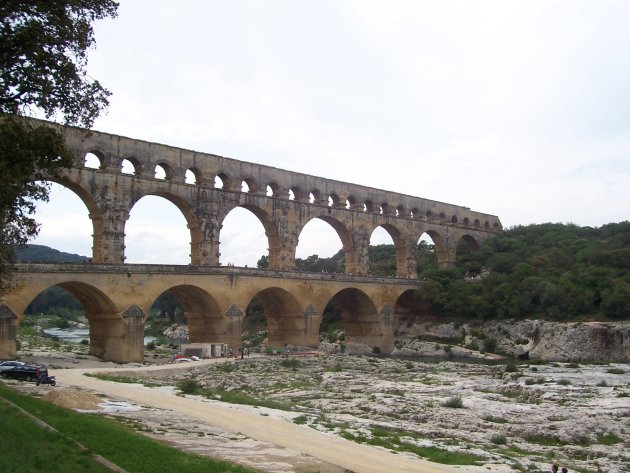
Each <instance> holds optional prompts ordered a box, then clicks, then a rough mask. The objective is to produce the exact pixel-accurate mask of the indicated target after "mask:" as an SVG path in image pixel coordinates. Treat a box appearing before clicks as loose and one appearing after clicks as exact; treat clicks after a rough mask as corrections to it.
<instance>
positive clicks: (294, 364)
mask: <svg viewBox="0 0 630 473" xmlns="http://www.w3.org/2000/svg"><path fill="white" fill-rule="evenodd" d="M280 364H281V365H282V366H283V367H285V368H291V369H292V370H293V371H295V370H296V369H298V368H299V367H300V362H299V361H298V360H296V359H295V358H284V359H283V360H282V361H281V362H280Z"/></svg>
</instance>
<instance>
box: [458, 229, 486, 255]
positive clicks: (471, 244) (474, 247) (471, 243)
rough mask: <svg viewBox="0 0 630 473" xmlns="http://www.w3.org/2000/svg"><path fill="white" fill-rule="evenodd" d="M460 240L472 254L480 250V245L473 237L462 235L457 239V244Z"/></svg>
mask: <svg viewBox="0 0 630 473" xmlns="http://www.w3.org/2000/svg"><path fill="white" fill-rule="evenodd" d="M462 240H463V241H464V242H465V243H466V244H467V245H468V248H470V251H472V252H477V251H479V249H480V248H481V243H480V242H479V241H477V239H476V238H475V237H474V236H472V235H470V234H468V233H465V234H463V235H462V236H461V237H460V238H459V240H458V243H459V241H462Z"/></svg>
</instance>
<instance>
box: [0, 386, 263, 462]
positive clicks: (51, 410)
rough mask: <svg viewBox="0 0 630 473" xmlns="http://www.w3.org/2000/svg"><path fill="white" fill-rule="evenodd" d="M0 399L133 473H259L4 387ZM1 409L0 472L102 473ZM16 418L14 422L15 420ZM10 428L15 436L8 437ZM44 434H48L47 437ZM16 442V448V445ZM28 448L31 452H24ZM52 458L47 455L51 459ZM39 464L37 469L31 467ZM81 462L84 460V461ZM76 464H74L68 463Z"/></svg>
mask: <svg viewBox="0 0 630 473" xmlns="http://www.w3.org/2000/svg"><path fill="white" fill-rule="evenodd" d="M0 396H3V397H5V398H7V399H9V400H10V401H11V402H13V403H15V404H17V405H19V406H20V407H22V408H23V409H25V410H26V411H28V412H30V413H31V414H33V415H35V416H37V417H39V418H40V419H42V420H43V421H44V422H46V423H47V424H49V425H51V426H53V427H54V428H56V429H57V430H59V431H60V432H62V433H63V434H64V435H66V436H68V437H70V438H72V439H76V440H78V441H80V442H81V443H82V444H83V445H85V446H86V447H87V448H88V449H89V450H90V451H91V452H94V453H98V454H99V455H102V456H104V457H105V458H107V459H108V460H110V461H111V462H113V463H115V464H117V465H118V466H120V467H121V468H123V469H125V470H127V471H128V472H129V473H144V472H147V471H150V472H152V473H170V472H173V471H176V472H178V473H228V472H229V473H254V472H253V470H250V469H248V468H244V467H240V466H236V465H232V464H230V463H227V462H223V461H218V460H213V459H211V458H207V457H202V456H198V455H193V454H190V453H186V452H182V451H180V450H177V449H176V448H173V447H169V446H167V445H163V444H161V443H159V442H156V441H154V440H151V439H149V438H147V437H144V436H142V435H139V434H137V433H135V432H133V430H132V429H131V428H130V427H127V426H125V425H123V424H122V423H121V422H119V421H117V420H114V419H109V418H106V417H103V416H102V415H100V414H80V413H78V412H74V411H72V410H68V409H63V408H61V407H58V406H55V405H53V404H50V403H48V402H45V401H42V400H41V399H37V398H34V397H31V396H25V395H23V394H20V393H17V392H15V391H13V390H11V389H8V388H7V387H5V386H3V385H0ZM3 406H4V405H3V404H0V409H1V410H0V416H1V418H2V424H3V425H2V429H3V440H2V442H0V452H1V453H0V471H12V472H27V471H46V472H47V473H57V472H59V473H62V472H67V471H72V472H78V473H82V472H97V473H98V472H100V471H108V470H105V469H103V470H101V469H99V466H98V465H96V464H94V463H93V462H92V461H91V460H90V457H89V454H86V453H78V455H79V457H82V458H83V460H82V461H83V463H81V462H76V461H74V460H71V458H72V457H75V453H77V451H73V445H74V444H71V445H70V444H68V447H67V448H66V447H64V446H63V445H64V443H66V444H67V443H68V441H67V440H64V439H55V438H53V437H50V436H49V435H48V433H46V432H45V431H43V430H41V429H40V428H39V427H35V426H34V424H33V423H31V422H30V421H27V419H25V418H24V417H23V416H22V414H20V413H19V412H18V411H16V410H15V409H13V408H11V409H5V407H3ZM11 419H13V420H11ZM9 425H11V426H12V427H11V433H10V434H9V430H8V429H9V427H8V426H9ZM42 432H44V433H42ZM14 442H15V444H14ZM21 449H25V450H26V453H21V452H22V450H21ZM49 453H50V454H51V455H52V456H50V457H49V456H48V454H49ZM31 460H33V461H36V462H37V463H36V464H35V466H33V467H30V466H28V463H27V462H31ZM79 460H81V458H79ZM66 461H72V462H73V463H74V464H70V463H68V464H66V463H65V462H66Z"/></svg>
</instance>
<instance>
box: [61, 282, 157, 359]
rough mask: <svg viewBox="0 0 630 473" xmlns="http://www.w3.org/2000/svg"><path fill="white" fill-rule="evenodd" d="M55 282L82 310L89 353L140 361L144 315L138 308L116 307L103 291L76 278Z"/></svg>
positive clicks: (142, 345)
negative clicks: (85, 322) (88, 328)
mask: <svg viewBox="0 0 630 473" xmlns="http://www.w3.org/2000/svg"><path fill="white" fill-rule="evenodd" d="M57 285H58V286H60V287H62V288H64V289H65V290H66V291H68V292H69V293H70V294H72V295H73V296H74V297H76V298H77V300H78V301H79V302H80V303H81V305H82V306H83V308H84V309H85V315H86V317H87V319H88V322H89V325H90V354H92V355H96V356H99V357H101V358H103V359H105V360H111V361H125V362H126V361H132V360H133V361H137V362H141V361H143V359H144V318H145V316H146V314H145V312H144V311H143V310H142V309H141V308H140V307H138V306H137V305H133V304H132V305H130V306H128V307H123V308H117V307H116V306H115V305H114V303H113V302H112V300H111V299H110V298H109V296H108V295H107V294H105V293H104V292H102V291H101V290H100V289H98V288H96V287H94V286H92V285H90V284H86V283H83V282H80V281H65V282H60V283H58V284H57ZM121 309H122V310H121Z"/></svg>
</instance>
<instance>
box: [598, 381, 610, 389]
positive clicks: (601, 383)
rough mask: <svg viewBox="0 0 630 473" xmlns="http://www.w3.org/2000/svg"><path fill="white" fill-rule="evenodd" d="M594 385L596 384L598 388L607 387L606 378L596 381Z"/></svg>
mask: <svg viewBox="0 0 630 473" xmlns="http://www.w3.org/2000/svg"><path fill="white" fill-rule="evenodd" d="M596 386H598V387H600V388H606V387H608V383H607V382H606V380H602V381H600V382H599V383H597V385H596Z"/></svg>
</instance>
